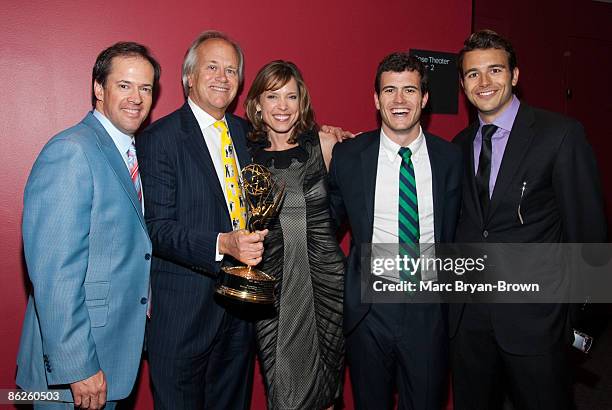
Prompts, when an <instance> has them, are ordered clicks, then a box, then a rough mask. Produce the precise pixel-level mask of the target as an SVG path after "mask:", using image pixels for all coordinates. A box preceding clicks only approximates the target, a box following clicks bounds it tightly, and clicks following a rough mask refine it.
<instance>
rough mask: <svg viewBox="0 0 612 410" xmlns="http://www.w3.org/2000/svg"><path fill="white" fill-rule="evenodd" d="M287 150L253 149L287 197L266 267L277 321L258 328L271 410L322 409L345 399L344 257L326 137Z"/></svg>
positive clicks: (303, 139)
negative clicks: (273, 282)
mask: <svg viewBox="0 0 612 410" xmlns="http://www.w3.org/2000/svg"><path fill="white" fill-rule="evenodd" d="M298 143H299V145H298V146H296V147H294V148H291V149H289V150H286V151H265V150H264V148H265V145H267V143H265V144H259V145H258V144H256V143H253V144H252V146H251V153H252V155H253V162H255V163H258V164H261V165H264V166H266V167H267V168H269V169H270V171H271V172H272V174H273V175H274V177H275V178H276V180H277V181H279V182H282V181H284V183H285V192H286V196H285V199H284V202H283V204H282V207H281V210H280V213H279V215H278V217H276V218H274V219H272V221H271V222H270V224H269V226H268V228H269V230H270V232H269V233H268V235H267V236H266V239H265V242H264V246H265V251H264V257H263V261H262V263H261V264H260V265H259V266H258V267H259V268H261V270H263V271H264V272H266V273H268V274H270V275H272V276H274V277H276V278H278V279H279V283H278V288H277V301H276V304H275V309H274V310H275V315H274V317H272V318H269V319H265V320H260V321H258V322H256V335H257V346H258V355H259V358H260V363H261V368H262V372H263V378H264V383H265V387H266V393H267V398H268V407H269V408H271V409H322V408H325V407H328V406H329V405H331V404H332V403H333V402H334V400H336V399H337V398H338V397H340V395H341V394H342V372H343V369H344V362H343V360H344V338H343V334H342V302H343V287H344V256H343V254H342V251H341V250H340V248H339V246H338V242H337V241H336V238H335V235H334V229H333V228H332V222H331V217H330V213H329V203H328V197H327V172H326V169H325V164H324V162H323V156H322V153H321V147H320V145H319V138H318V135H317V134H316V133H314V132H308V133H305V134H303V135H301V136H300V137H298Z"/></svg>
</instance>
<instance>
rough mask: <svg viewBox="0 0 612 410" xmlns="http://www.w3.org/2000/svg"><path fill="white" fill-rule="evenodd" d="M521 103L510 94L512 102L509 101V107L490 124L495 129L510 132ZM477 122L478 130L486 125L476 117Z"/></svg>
mask: <svg viewBox="0 0 612 410" xmlns="http://www.w3.org/2000/svg"><path fill="white" fill-rule="evenodd" d="M520 105H521V103H520V101H519V99H518V98H516V95H514V94H512V101H510V105H509V106H508V107H507V108H506V109H505V110H504V111H502V112H501V113H500V114H499V116H498V117H497V118H496V119H495V120H494V121H493V122H492V123H491V124H493V125H496V126H497V128H501V129H503V130H505V131H508V132H510V131H512V125H513V124H514V120H515V118H516V114H517V113H518V110H519V107H520ZM478 121H479V122H480V128H482V126H483V125H486V123H485V122H484V121H483V120H482V118H480V115H479V116H478Z"/></svg>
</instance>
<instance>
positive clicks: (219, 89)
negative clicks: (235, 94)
mask: <svg viewBox="0 0 612 410" xmlns="http://www.w3.org/2000/svg"><path fill="white" fill-rule="evenodd" d="M210 88H212V89H213V90H215V91H219V92H225V91H228V90H229V88H224V87H215V86H214V85H213V86H211V87H210Z"/></svg>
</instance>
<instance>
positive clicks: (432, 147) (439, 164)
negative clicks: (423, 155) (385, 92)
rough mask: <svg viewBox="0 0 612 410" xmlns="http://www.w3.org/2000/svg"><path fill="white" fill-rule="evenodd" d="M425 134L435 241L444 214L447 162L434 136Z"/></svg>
mask: <svg viewBox="0 0 612 410" xmlns="http://www.w3.org/2000/svg"><path fill="white" fill-rule="evenodd" d="M424 134H425V142H426V143H427V154H428V155H429V166H430V167H431V192H432V195H433V206H434V239H435V242H440V233H441V228H442V224H443V223H444V221H443V220H442V218H443V216H444V212H443V211H444V199H445V195H444V191H445V189H446V187H445V184H444V175H445V174H446V172H445V170H446V162H445V161H444V158H443V155H442V154H441V153H440V151H438V149H437V145H436V144H434V142H433V139H432V137H431V136H430V135H429V134H427V133H424Z"/></svg>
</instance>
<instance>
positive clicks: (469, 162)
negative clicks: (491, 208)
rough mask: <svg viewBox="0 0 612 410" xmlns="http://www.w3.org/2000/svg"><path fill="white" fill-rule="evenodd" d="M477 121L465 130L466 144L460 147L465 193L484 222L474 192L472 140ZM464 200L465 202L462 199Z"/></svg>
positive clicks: (474, 173) (476, 194) (474, 177)
mask: <svg viewBox="0 0 612 410" xmlns="http://www.w3.org/2000/svg"><path fill="white" fill-rule="evenodd" d="M478 126H479V123H478V121H475V122H473V123H472V124H471V125H470V126H469V127H468V129H467V130H466V132H467V135H468V138H467V139H466V142H465V143H464V144H462V145H461V149H462V150H463V158H464V160H465V164H466V172H467V191H468V192H467V193H468V195H469V197H470V200H471V201H472V203H473V204H474V207H475V208H476V209H478V215H479V216H480V222H481V223H483V222H484V215H483V213H482V208H481V207H480V199H478V191H477V190H476V171H475V169H474V139H475V138H476V133H477V132H478ZM464 200H467V198H466V199H464Z"/></svg>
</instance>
